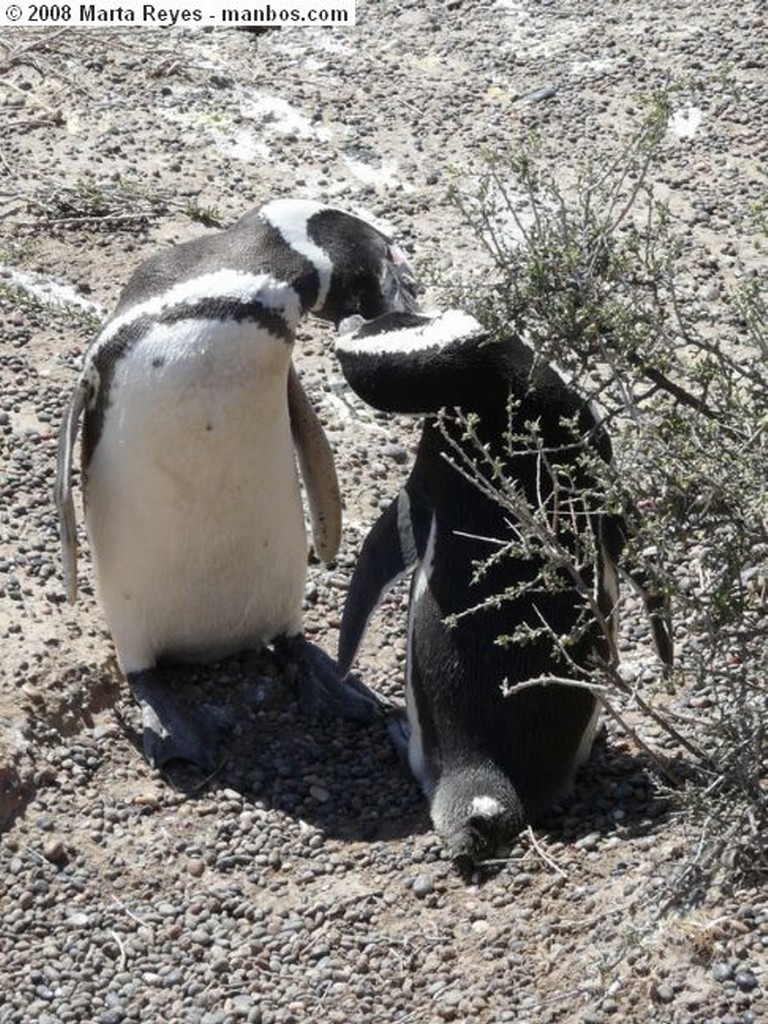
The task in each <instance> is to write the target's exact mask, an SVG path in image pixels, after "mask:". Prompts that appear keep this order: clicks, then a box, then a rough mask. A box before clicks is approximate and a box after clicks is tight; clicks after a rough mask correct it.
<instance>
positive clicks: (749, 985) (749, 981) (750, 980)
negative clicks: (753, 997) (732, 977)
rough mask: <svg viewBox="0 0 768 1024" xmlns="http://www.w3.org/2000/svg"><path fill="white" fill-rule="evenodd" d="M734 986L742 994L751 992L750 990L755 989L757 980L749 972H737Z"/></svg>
mask: <svg viewBox="0 0 768 1024" xmlns="http://www.w3.org/2000/svg"><path fill="white" fill-rule="evenodd" d="M736 984H737V985H738V987H739V988H740V989H741V991H742V992H751V991H752V989H755V988H757V978H756V977H755V976H754V974H753V973H752V971H750V970H746V971H737V972H736Z"/></svg>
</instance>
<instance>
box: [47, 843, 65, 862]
mask: <svg viewBox="0 0 768 1024" xmlns="http://www.w3.org/2000/svg"><path fill="white" fill-rule="evenodd" d="M43 856H44V857H45V859H46V860H47V861H50V862H51V864H61V862H62V861H64V860H66V856H67V851H66V849H65V847H64V843H63V842H62V841H61V839H49V840H48V842H47V843H46V844H45V846H44V847H43Z"/></svg>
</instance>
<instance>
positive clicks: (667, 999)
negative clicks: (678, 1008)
mask: <svg viewBox="0 0 768 1024" xmlns="http://www.w3.org/2000/svg"><path fill="white" fill-rule="evenodd" d="M674 998H675V993H674V992H673V991H672V988H671V987H670V986H669V985H665V984H661V985H652V986H651V999H653V1001H654V1002H656V1003H664V1004H666V1003H671V1002H672V1000H673V999H674Z"/></svg>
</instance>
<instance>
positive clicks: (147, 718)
mask: <svg viewBox="0 0 768 1024" xmlns="http://www.w3.org/2000/svg"><path fill="white" fill-rule="evenodd" d="M128 683H129V685H130V687H131V691H132V693H133V695H134V697H135V698H136V700H137V701H138V704H139V706H140V707H141V724H142V740H143V743H144V756H145V757H146V759H147V761H148V762H149V763H150V765H152V767H153V768H164V767H165V766H166V765H168V764H169V763H170V762H172V761H173V762H178V761H181V762H184V763H186V764H191V765H194V766H195V767H196V768H199V769H200V771H202V772H204V773H205V774H206V775H210V774H211V773H212V772H214V771H215V770H216V769H217V768H218V766H219V762H220V758H219V756H218V751H219V748H220V746H221V744H222V743H223V741H224V740H225V739H226V737H227V735H228V733H229V732H230V730H231V728H232V726H233V724H234V723H233V722H232V721H231V719H230V717H229V715H228V714H227V712H226V710H225V709H224V708H220V707H215V706H212V705H210V704H205V705H201V706H199V707H195V706H193V705H191V704H190V703H188V702H187V701H186V700H185V698H184V695H183V687H181V688H179V689H180V690H181V692H179V691H178V690H177V689H176V688H174V686H173V685H172V682H170V681H169V673H168V672H166V671H162V670H160V669H144V670H143V671H141V672H131V673H129V675H128Z"/></svg>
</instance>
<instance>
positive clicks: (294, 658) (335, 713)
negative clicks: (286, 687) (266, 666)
mask: <svg viewBox="0 0 768 1024" xmlns="http://www.w3.org/2000/svg"><path fill="white" fill-rule="evenodd" d="M273 645H274V648H275V653H276V654H277V656H278V657H279V658H280V659H281V660H282V661H283V662H284V664H285V668H286V675H288V677H289V681H290V682H291V683H293V684H294V685H295V686H296V690H297V698H298V702H299V706H300V707H301V710H302V711H303V712H304V714H306V715H307V716H309V717H310V718H343V719H346V720H347V721H351V722H358V723H360V724H362V725H368V724H370V723H371V722H373V721H375V720H376V719H378V718H380V717H381V716H382V715H383V714H384V713H386V712H387V711H388V710H389V706H390V705H389V701H387V700H386V699H385V698H384V697H382V696H381V695H380V694H378V693H376V691H375V690H372V689H370V688H369V687H367V686H365V684H364V683H362V682H361V681H360V680H359V679H357V678H356V677H355V676H348V677H347V678H343V677H342V676H340V675H339V673H338V670H337V668H336V665H335V664H334V662H333V660H332V659H331V658H330V657H329V656H328V655H327V654H326V653H325V651H323V650H321V648H319V647H317V646H316V645H315V644H313V643H310V642H309V641H308V640H307V639H306V637H304V635H303V634H298V635H297V636H282V637H278V638H276V639H275V640H274V642H273Z"/></svg>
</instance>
